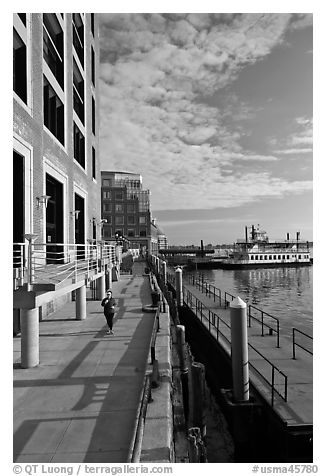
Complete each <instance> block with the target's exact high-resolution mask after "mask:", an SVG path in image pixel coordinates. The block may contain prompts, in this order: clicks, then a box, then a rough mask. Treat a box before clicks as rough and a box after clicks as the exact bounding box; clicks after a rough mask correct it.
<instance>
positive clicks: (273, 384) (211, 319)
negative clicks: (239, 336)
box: [183, 287, 288, 406]
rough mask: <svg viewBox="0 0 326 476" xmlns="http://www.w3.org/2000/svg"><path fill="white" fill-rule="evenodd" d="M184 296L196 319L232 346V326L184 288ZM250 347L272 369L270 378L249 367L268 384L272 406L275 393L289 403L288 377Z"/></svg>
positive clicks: (251, 365)
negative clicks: (227, 330) (227, 333)
mask: <svg viewBox="0 0 326 476" xmlns="http://www.w3.org/2000/svg"><path fill="white" fill-rule="evenodd" d="M183 296H184V301H185V304H186V305H187V306H188V307H189V308H190V309H192V311H193V312H194V313H195V315H196V317H197V318H199V319H200V321H201V322H202V323H203V321H206V323H207V324H208V330H209V332H210V334H211V335H213V337H216V340H217V341H219V338H220V337H222V338H223V339H224V340H226V341H227V342H228V343H229V345H230V346H231V340H230V339H231V325H230V324H229V323H228V322H226V321H225V320H224V319H222V318H221V317H220V316H219V315H218V314H216V313H215V312H213V311H212V310H210V309H209V308H208V307H206V306H205V305H204V304H203V303H202V302H201V301H200V300H199V299H198V298H197V297H196V296H195V295H194V294H192V293H191V291H189V290H188V289H187V288H185V287H183ZM222 326H224V328H225V330H226V329H229V333H230V336H227V335H226V334H225V330H224V332H222V330H221V328H222ZM212 329H214V330H215V332H216V336H214V333H213V332H212ZM248 347H249V348H250V349H251V350H252V351H253V352H255V353H256V354H258V355H259V356H260V357H261V358H262V359H263V360H264V362H266V363H267V364H268V368H269V369H270V376H269V378H268V376H266V375H264V374H263V373H262V371H260V370H259V369H258V368H257V367H255V365H254V364H253V363H252V362H250V359H249V366H250V367H252V368H253V369H254V371H255V372H256V373H257V374H258V375H259V376H260V377H261V378H262V379H263V380H264V382H266V383H267V385H268V386H269V387H270V391H271V405H272V406H273V405H274V399H275V393H277V394H278V395H279V396H280V397H281V398H282V399H283V400H284V401H285V402H286V401H287V394H288V377H287V375H285V373H284V372H282V371H281V370H280V369H279V368H278V367H276V365H274V364H273V363H272V362H271V361H270V360H269V359H267V357H265V356H264V355H263V354H262V353H261V352H259V351H258V350H257V349H256V348H255V347H254V346H253V345H252V344H250V343H248Z"/></svg>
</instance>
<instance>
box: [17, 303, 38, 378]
mask: <svg viewBox="0 0 326 476" xmlns="http://www.w3.org/2000/svg"><path fill="white" fill-rule="evenodd" d="M20 326H21V366H22V368H23V369H29V368H31V367H35V366H36V365H38V364H39V363H40V352H39V310H38V308H34V309H21V319H20Z"/></svg>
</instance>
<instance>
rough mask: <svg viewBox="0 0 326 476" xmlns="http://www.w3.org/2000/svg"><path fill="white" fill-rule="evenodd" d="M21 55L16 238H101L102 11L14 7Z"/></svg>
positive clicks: (16, 68) (17, 69) (16, 52)
mask: <svg viewBox="0 0 326 476" xmlns="http://www.w3.org/2000/svg"><path fill="white" fill-rule="evenodd" d="M13 58H14V63H13V72H14V78H13V89H14V93H13V94H14V98H13V177H14V187H13V190H14V196H13V211H14V219H13V240H14V243H24V241H25V239H24V235H25V234H26V233H35V234H36V235H37V238H36V242H39V243H86V242H87V241H88V240H92V239H95V238H97V239H99V238H100V227H99V226H97V225H98V224H99V223H100V218H101V216H100V212H101V206H100V175H99V167H98V156H99V145H98V144H99V142H98V139H99V133H98V130H99V97H98V70H99V37H98V18H97V15H96V14H92V13H85V14H83V13H81V14H79V13H72V14H71V13H62V14H61V13H43V14H42V13H31V14H30V13H18V14H14V15H13Z"/></svg>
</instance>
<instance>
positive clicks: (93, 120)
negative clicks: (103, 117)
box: [92, 96, 96, 136]
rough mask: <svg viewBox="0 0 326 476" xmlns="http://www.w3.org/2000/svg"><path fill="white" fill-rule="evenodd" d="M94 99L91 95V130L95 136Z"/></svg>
mask: <svg viewBox="0 0 326 476" xmlns="http://www.w3.org/2000/svg"><path fill="white" fill-rule="evenodd" d="M95 117H96V116H95V99H94V98H93V96H92V132H93V134H94V136H95V125H96V124H95Z"/></svg>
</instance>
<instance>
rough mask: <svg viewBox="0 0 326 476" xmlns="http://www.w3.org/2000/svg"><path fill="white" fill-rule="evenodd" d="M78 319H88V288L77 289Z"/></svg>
mask: <svg viewBox="0 0 326 476" xmlns="http://www.w3.org/2000/svg"><path fill="white" fill-rule="evenodd" d="M76 319H77V320H79V321H82V320H84V319H86V286H85V285H84V286H81V287H80V288H78V289H76Z"/></svg>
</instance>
